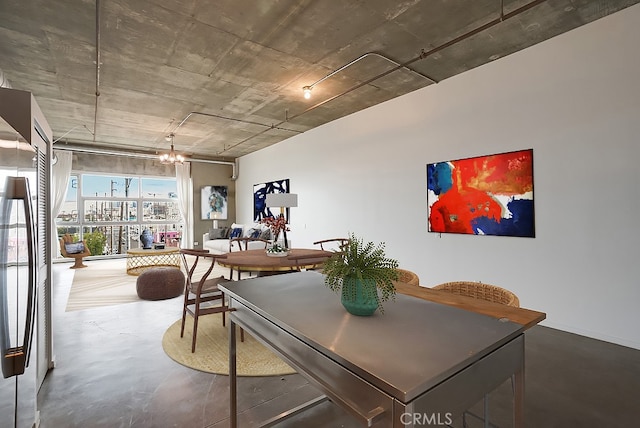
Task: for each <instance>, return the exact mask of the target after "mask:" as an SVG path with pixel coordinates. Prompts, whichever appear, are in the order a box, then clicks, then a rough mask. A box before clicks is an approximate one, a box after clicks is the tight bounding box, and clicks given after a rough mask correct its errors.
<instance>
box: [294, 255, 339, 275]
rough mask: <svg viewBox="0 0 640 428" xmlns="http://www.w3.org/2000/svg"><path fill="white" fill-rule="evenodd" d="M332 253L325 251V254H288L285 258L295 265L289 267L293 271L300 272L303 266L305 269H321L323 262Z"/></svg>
mask: <svg viewBox="0 0 640 428" xmlns="http://www.w3.org/2000/svg"><path fill="white" fill-rule="evenodd" d="M331 255H332V253H330V252H326V253H325V254H321V255H318V254H302V255H297V254H289V255H288V256H287V259H289V260H292V261H294V262H295V266H294V267H292V268H291V270H292V271H294V272H300V271H301V270H302V268H303V267H304V268H305V269H306V270H317V269H322V265H324V262H325V261H326V260H327V259H328V258H329V257H331Z"/></svg>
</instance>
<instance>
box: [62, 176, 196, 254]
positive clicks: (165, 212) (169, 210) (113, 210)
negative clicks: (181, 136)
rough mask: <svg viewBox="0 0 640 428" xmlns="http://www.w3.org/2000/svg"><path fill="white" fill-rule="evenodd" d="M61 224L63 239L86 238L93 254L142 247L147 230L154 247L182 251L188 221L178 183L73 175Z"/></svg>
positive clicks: (148, 179) (130, 177)
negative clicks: (180, 243) (141, 239)
mask: <svg viewBox="0 0 640 428" xmlns="http://www.w3.org/2000/svg"><path fill="white" fill-rule="evenodd" d="M56 226H57V230H58V236H59V237H60V236H62V235H64V234H66V233H68V234H71V235H74V236H75V237H76V238H77V239H78V240H84V241H85V243H86V244H87V246H88V247H89V249H90V250H91V254H92V255H114V254H126V252H127V250H128V249H130V248H138V247H141V244H140V234H141V233H142V231H143V230H144V229H149V230H150V231H151V233H152V234H153V237H154V243H156V244H164V245H165V246H175V247H177V246H179V245H178V244H179V241H180V237H181V235H182V229H183V226H184V222H183V220H182V215H181V214H180V209H179V203H178V194H177V183H176V179H175V178H156V177H144V176H141V177H132V176H112V175H101V174H72V175H71V177H70V178H69V184H68V189H67V196H66V198H65V201H64V204H63V206H62V209H61V211H60V213H58V216H57V217H56Z"/></svg>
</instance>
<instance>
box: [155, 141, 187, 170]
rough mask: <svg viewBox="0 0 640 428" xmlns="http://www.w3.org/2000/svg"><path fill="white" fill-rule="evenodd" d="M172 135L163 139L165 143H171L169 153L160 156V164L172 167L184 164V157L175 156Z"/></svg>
mask: <svg viewBox="0 0 640 428" xmlns="http://www.w3.org/2000/svg"><path fill="white" fill-rule="evenodd" d="M173 137H174V135H173V134H169V135H167V136H166V137H165V140H167V141H171V151H170V152H169V153H164V154H162V155H160V162H162V163H163V164H165V165H166V164H170V165H174V164H177V163H180V164H181V163H183V162H184V157H183V156H182V155H177V154H176V152H175V150H173Z"/></svg>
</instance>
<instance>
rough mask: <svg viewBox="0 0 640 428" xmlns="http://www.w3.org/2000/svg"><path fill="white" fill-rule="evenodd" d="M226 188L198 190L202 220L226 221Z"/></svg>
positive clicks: (213, 187) (214, 187) (210, 187)
mask: <svg viewBox="0 0 640 428" xmlns="http://www.w3.org/2000/svg"><path fill="white" fill-rule="evenodd" d="M228 202H229V201H228V198H227V186H203V187H202V189H201V190H200V205H201V211H200V212H201V219H202V220H226V219H227V206H228Z"/></svg>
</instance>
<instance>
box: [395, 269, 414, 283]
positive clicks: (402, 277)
mask: <svg viewBox="0 0 640 428" xmlns="http://www.w3.org/2000/svg"><path fill="white" fill-rule="evenodd" d="M396 270H397V271H398V282H404V283H405V284H409V285H420V278H419V277H418V275H416V274H415V273H414V272H411V271H410V270H406V269H396Z"/></svg>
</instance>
